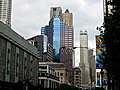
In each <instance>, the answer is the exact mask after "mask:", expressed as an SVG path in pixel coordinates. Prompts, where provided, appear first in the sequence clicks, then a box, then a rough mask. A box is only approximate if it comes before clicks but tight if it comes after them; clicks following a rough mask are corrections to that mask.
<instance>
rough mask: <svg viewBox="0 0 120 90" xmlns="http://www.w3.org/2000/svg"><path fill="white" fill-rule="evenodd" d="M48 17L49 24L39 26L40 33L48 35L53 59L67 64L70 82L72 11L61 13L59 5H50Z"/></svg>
mask: <svg viewBox="0 0 120 90" xmlns="http://www.w3.org/2000/svg"><path fill="white" fill-rule="evenodd" d="M50 17H51V18H50V22H49V25H46V26H45V27H42V28H41V34H42V35H47V36H48V42H49V43H51V45H52V46H53V47H52V49H53V61H54V62H61V63H64V64H65V65H66V66H67V69H68V73H69V74H68V75H69V79H70V80H69V81H70V82H72V73H73V70H72V68H73V66H74V64H73V63H74V50H73V49H72V48H73V43H74V42H73V41H74V38H73V37H74V30H73V26H72V13H69V10H68V9H67V10H66V11H65V13H63V14H62V9H61V8H60V7H51V9H50Z"/></svg>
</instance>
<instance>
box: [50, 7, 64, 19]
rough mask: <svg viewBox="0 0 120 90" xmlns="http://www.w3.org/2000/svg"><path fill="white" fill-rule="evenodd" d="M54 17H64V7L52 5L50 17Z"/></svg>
mask: <svg viewBox="0 0 120 90" xmlns="http://www.w3.org/2000/svg"><path fill="white" fill-rule="evenodd" d="M54 17H59V18H61V17H62V9H61V7H51V8H50V19H51V18H54Z"/></svg>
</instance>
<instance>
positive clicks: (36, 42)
mask: <svg viewBox="0 0 120 90" xmlns="http://www.w3.org/2000/svg"><path fill="white" fill-rule="evenodd" d="M27 41H28V42H30V43H31V44H32V45H33V46H35V47H36V48H37V49H38V56H39V58H40V60H39V61H40V62H47V61H49V62H50V61H52V54H51V50H50V49H51V48H50V47H51V46H50V44H48V37H47V36H46V35H37V36H34V37H32V38H29V39H27Z"/></svg>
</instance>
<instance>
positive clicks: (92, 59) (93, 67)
mask: <svg viewBox="0 0 120 90" xmlns="http://www.w3.org/2000/svg"><path fill="white" fill-rule="evenodd" d="M93 52H94V51H93V49H89V50H88V60H89V67H90V79H91V81H90V82H91V84H92V85H93V86H94V85H95V83H96V60H95V55H93Z"/></svg>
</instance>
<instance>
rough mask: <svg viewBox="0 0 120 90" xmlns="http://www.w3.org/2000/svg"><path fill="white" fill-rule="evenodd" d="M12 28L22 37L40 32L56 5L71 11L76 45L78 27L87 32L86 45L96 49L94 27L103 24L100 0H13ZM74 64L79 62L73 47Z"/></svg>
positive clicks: (97, 32) (76, 51) (77, 41)
mask: <svg viewBox="0 0 120 90" xmlns="http://www.w3.org/2000/svg"><path fill="white" fill-rule="evenodd" d="M12 1H13V4H12V5H13V7H12V29H13V30H14V31H16V32H17V33H18V34H20V35H21V36H23V37H24V38H25V39H27V38H30V37H33V36H36V35H40V33H41V31H40V30H41V27H43V26H45V25H48V22H49V20H50V19H49V17H50V7H54V6H58V7H61V8H62V11H63V12H64V11H65V10H66V9H69V11H70V12H72V13H73V24H74V36H75V37H74V39H75V43H74V46H75V47H79V46H80V39H79V38H80V36H79V35H80V33H79V32H80V30H83V31H84V30H87V31H88V46H89V47H90V48H95V35H97V34H99V31H97V30H96V27H97V26H101V25H102V23H103V8H102V7H103V5H102V4H103V3H102V0H12ZM75 53H76V54H75V57H76V58H75V59H76V61H75V63H76V64H75V65H76V66H78V65H79V62H80V56H79V54H80V52H79V49H76V50H75Z"/></svg>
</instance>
